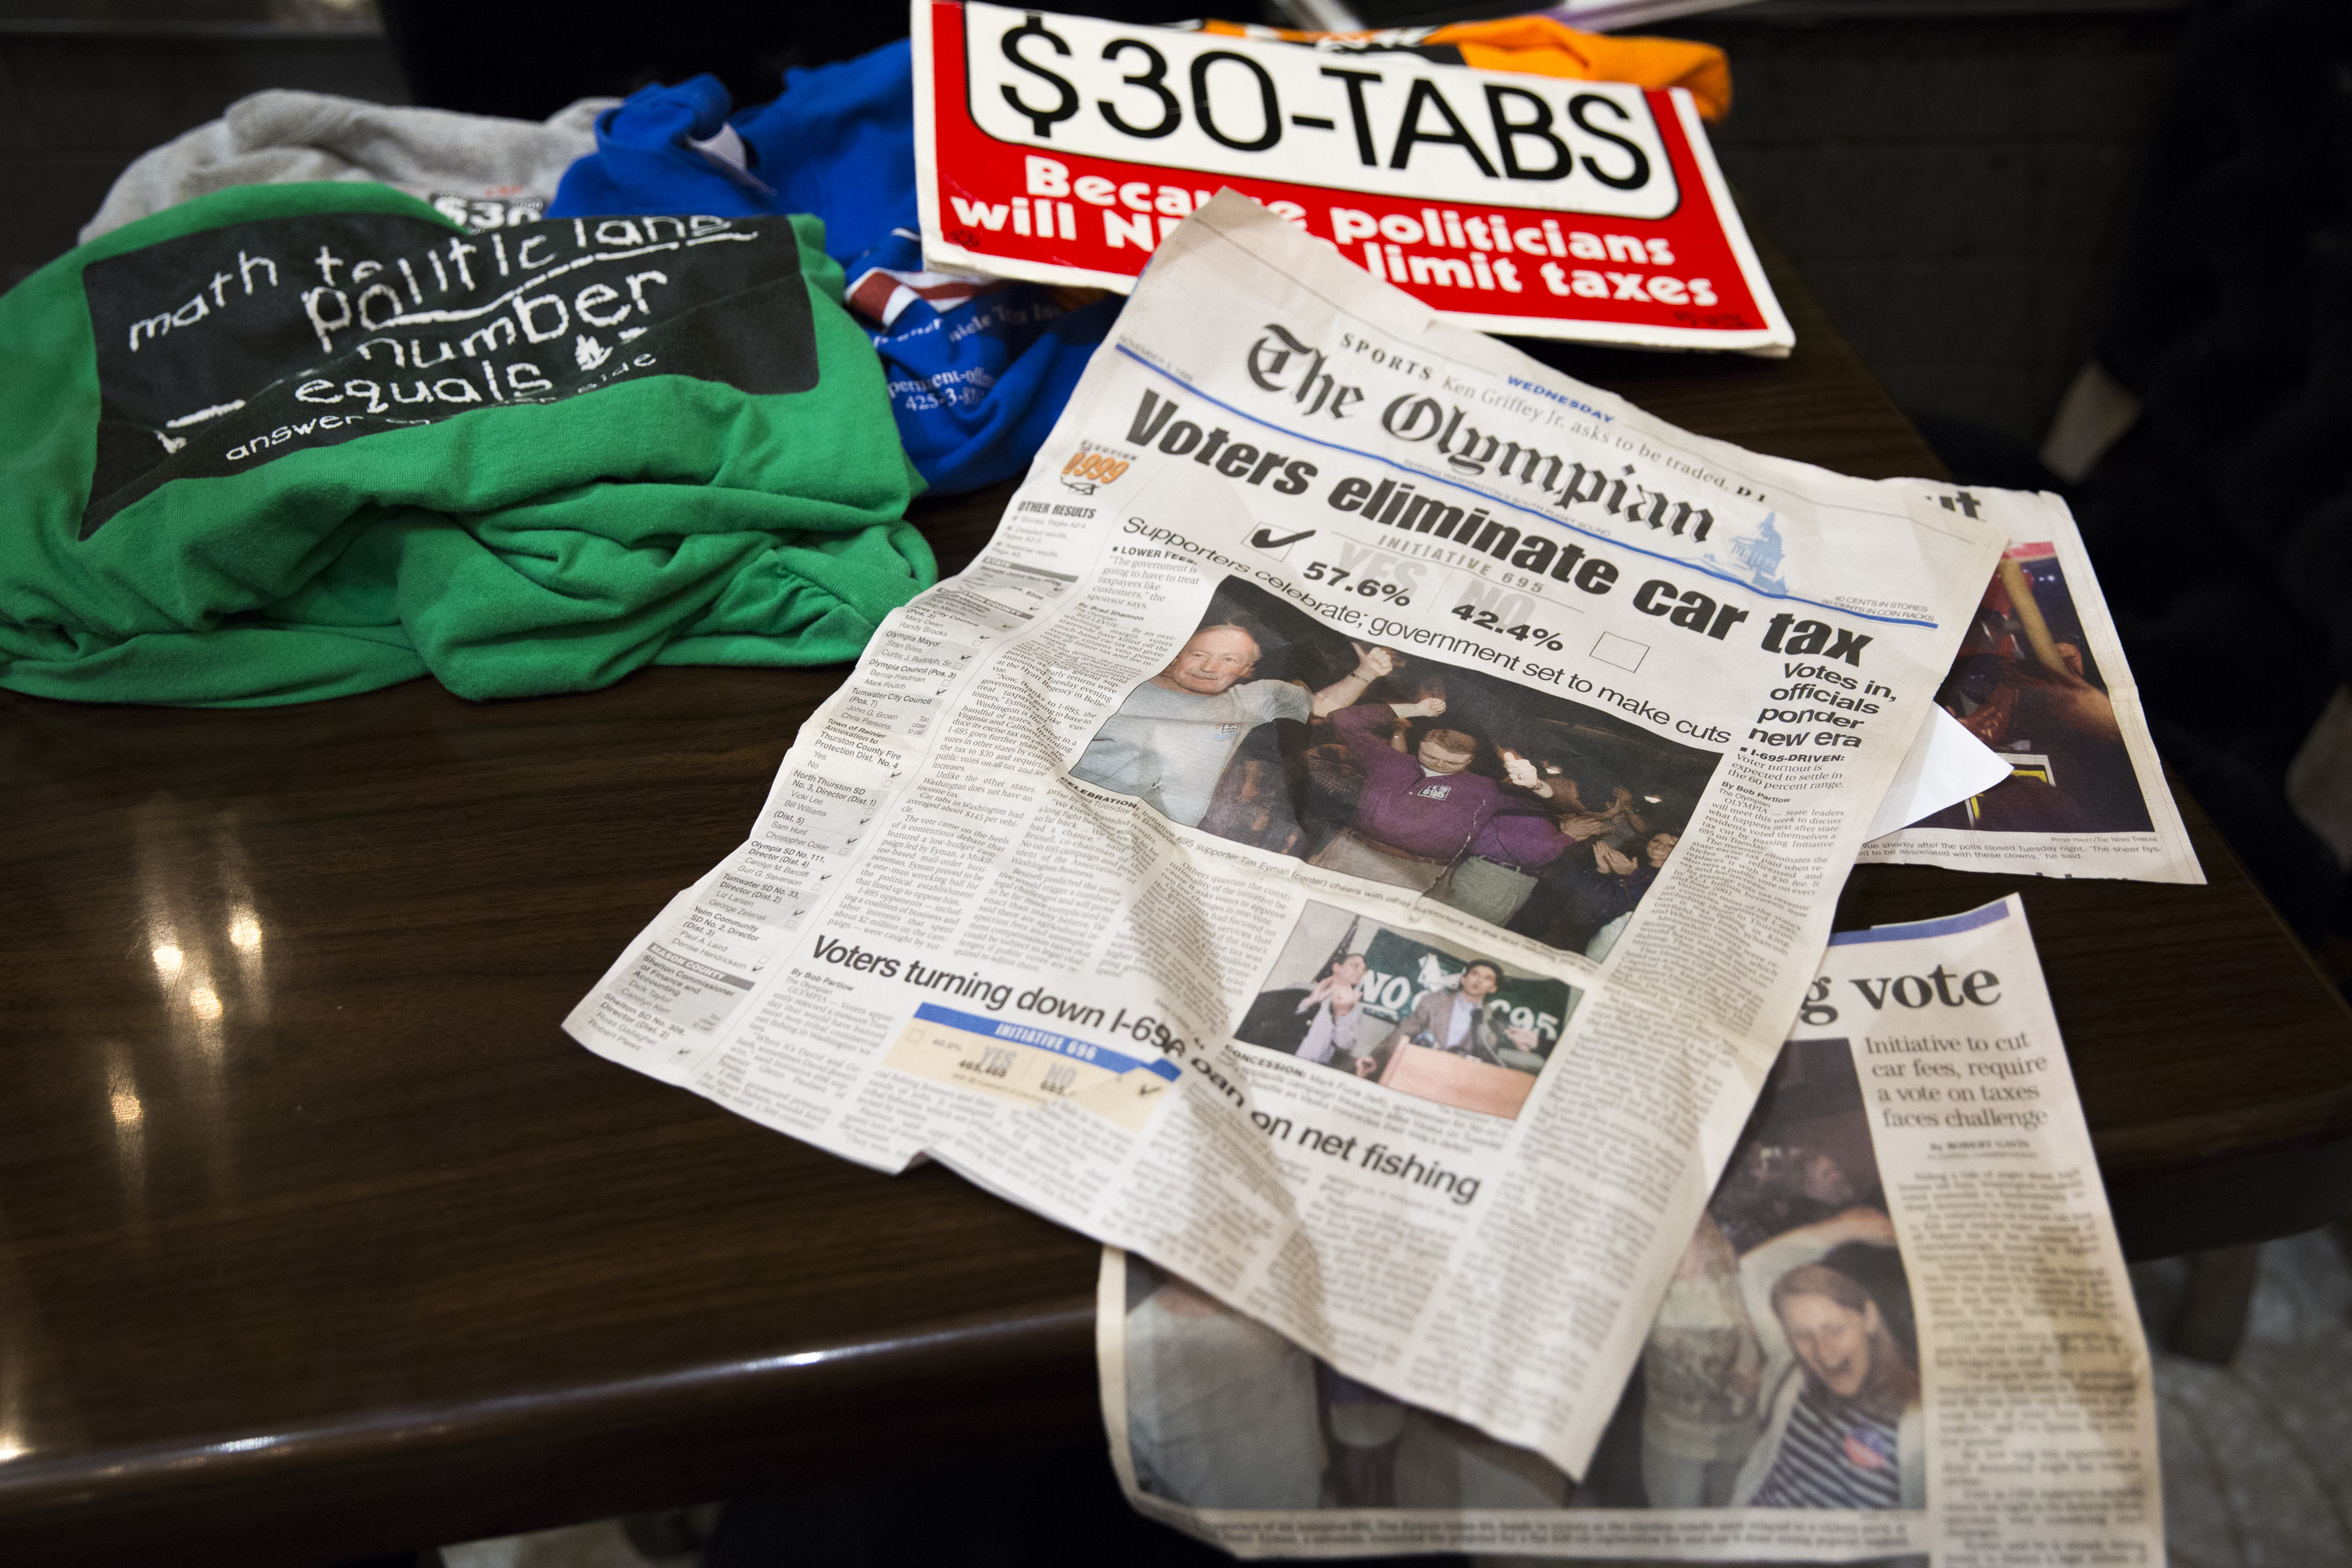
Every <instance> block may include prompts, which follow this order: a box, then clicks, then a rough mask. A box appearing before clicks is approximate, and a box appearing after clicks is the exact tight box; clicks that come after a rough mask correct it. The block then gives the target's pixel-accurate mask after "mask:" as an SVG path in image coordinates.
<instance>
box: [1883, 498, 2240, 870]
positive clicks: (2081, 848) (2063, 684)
mask: <svg viewBox="0 0 2352 1568" xmlns="http://www.w3.org/2000/svg"><path fill="white" fill-rule="evenodd" d="M1896 482H1897V483H1901V484H1904V485H1906V486H1907V487H1908V488H1910V489H1914V490H1917V491H1919V492H1921V493H1924V494H1927V495H1929V496H1931V497H1932V498H1933V499H1934V500H1936V502H1937V504H1938V505H1940V506H1945V507H1948V508H1950V509H1952V510H1955V511H1965V512H1967V513H1969V515H1971V516H1974V517H1979V518H1982V519H1984V520H1985V521H1988V522H1990V523H1992V524H1993V525H1994V526H1995V527H1996V528H1999V529H2000V531H2002V532H2003V533H2005V534H2007V535H2008V536H2009V538H2010V539H2011V541H2012V543H2011V546H2010V548H2009V549H2008V550H2007V551H2006V552H2004V553H2003V554H2002V556H2001V559H2000V567H1999V568H1998V569H1997V570H1996V571H1995V572H1994V574H1993V577H1992V581H1991V583H1990V584H1988V585H1987V587H1986V589H1985V595H1984V598H1983V600H1982V602H1981V603H1980V604H1979V605H1978V606H1977V612H1976V619H1975V623H1974V624H1973V625H1972V626H1970V627H1969V632H1968V636H1967V637H1965V638H1964V639H1963V640H1962V642H1961V644H1960V652H1959V657H1958V658H1957V659H1956V660H1954V661H1953V664H1952V669H1951V673H1950V674H1949V675H1948V676H1947V677H1946V678H1945V680H1944V684H1943V687H1942V689H1940V690H1938V691H1937V693H1936V701H1937V704H1939V705H1940V706H1941V707H1942V708H1943V709H1944V710H1945V711H1947V712H1948V713H1950V714H1951V715H1952V717H1953V718H1955V719H1957V720H1958V721H1959V722H1960V724H1961V725H1962V726H1963V727H1964V728H1966V729H1967V730H1968V731H1969V733H1970V734H1972V735H1974V736H1975V737H1976V738H1977V739H1978V740H1979V741H1982V742H1984V743H1985V744H1986V745H1988V746H1990V747H1991V748H1992V749H1993V750H1994V751H1995V752H1998V753H2000V756H2001V758H2002V759H2003V760H2004V761H2005V762H2007V763H2009V766H2010V774H2009V777H2008V778H2006V779H2004V780H2003V781H2002V782H2000V784H1995V785H1994V786H1993V787H1992V788H1990V789H1989V790H1986V791H1984V792H1983V793H1982V794H1980V795H1970V796H1969V798H1968V799H1966V800H1964V801H1961V802H1959V803H1958V804H1957V805H1952V806H1950V807H1948V808H1947V809H1945V810H1943V811H1939V812H1937V813H1936V814H1934V815H1933V816H1928V817H1927V818H1926V819H1925V820H1922V821H1919V822H1916V823H1914V824H1912V825H1911V826H1908V827H1906V828H1905V829H1903V830H1902V831H1901V832H1899V833H1893V834H1889V835H1887V836H1885V837H1881V838H1876V839H1873V840H1872V841H1871V842H1870V843H1868V844H1865V845H1864V846H1863V849H1862V855H1861V857H1860V858H1861V860H1862V861H1863V863H1864V864H1865V865H1878V864H1885V863H1895V864H1909V865H1930V866H1949V867H1951V868H1955V869H1957V870H1962V871H2009V872H2018V871H2030V872H2032V873H2034V874H2035V875H2038V876H2044V877H2118V878H2126V879H2131V880H2134V881H2141V882H2202V881H2204V879H2205V873H2204V871H2203V869H2202V868H2200V867H2199V865H2198V864H2197V853H2196V851H2195V850H2194V849H2192V848H2191V847H2189V831H2188V829H2187V828H2186V827H2185V826H2182V824H2181V821H2180V808H2179V806H2177V805H2174V804H2173V800H2172V792H2171V791H2170V790H2169V789H2168V788H2166V787H2165V783H2164V770H2163V767H2162V766H2161V765H2160V764H2159V763H2158V761H2157V754H2156V742H2154V741H2152V740H2151V739H2150V738H2149V736H2148V732H2147V714H2146V713H2145V712H2144V711H2143V710H2141V708H2140V703H2139V691H2138V689H2137V688H2136V687H2135V686H2134V685H2133V684H2132V678H2131V667H2130V666H2129V665H2127V664H2126V663H2125V662H2124V650H2123V645H2122V643H2121V642H2120V641H2118V640H2117V638H2116V628H2115V622H2114V621H2113V620H2112V619H2110V618H2109V616H2108V614H2107V605H2106V600H2105V597H2104V596H2103V595H2101V594H2100V592H2099V584H2098V579H2097V578H2096V577H2095V576H2094V575H2093V574H2092V572H2091V558H2090V556H2089V554H2088V553H2087V552H2085V551H2084V548H2083V538H2082V535H2081V533H2080V532H2078V531H2076V529H2075V527H2074V517H2073V516H2072V515H2071V514H2070V513H2069V512H2068V511H2067V510H2066V503H2065V502H2064V501H2063V500H2059V499H2058V498H2057V497H2056V496H2054V495H2051V494H2048V493H2047V492H2043V493H2041V494H2032V493H2029V492H2026V491H2021V490H1993V489H1963V488H1960V487H1958V486H1952V485H1942V486H1936V485H1929V484H1927V483H1926V482H1925V481H1920V480H1904V481H1896Z"/></svg>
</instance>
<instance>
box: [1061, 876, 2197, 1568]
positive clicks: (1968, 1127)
mask: <svg viewBox="0 0 2352 1568" xmlns="http://www.w3.org/2000/svg"><path fill="white" fill-rule="evenodd" d="M1097 1350H1098V1357H1099V1361H1100V1364H1101V1372H1102V1394H1103V1415H1104V1421H1105V1424H1106V1429H1107V1432H1108V1436H1109V1440H1110V1447H1111V1457H1112V1463H1113V1467H1114V1468H1115V1469H1116V1470H1117V1471H1118V1477H1119V1480H1120V1484H1121V1485H1122V1486H1123V1487H1124V1488H1125V1489H1126V1491H1127V1494H1128V1497H1129V1500H1130V1501H1132V1502H1133V1503H1134V1505H1135V1506H1136V1507H1137V1508H1138V1509H1139V1510H1141V1511H1142V1512H1144V1513H1145V1514H1146V1515H1148V1516H1149V1517H1151V1518H1154V1519H1158V1520H1160V1521H1163V1522H1166V1523H1169V1524H1171V1525H1174V1526H1176V1527H1177V1528H1179V1529H1181V1530H1184V1531H1189V1532H1191V1533H1192V1534H1194V1535H1197V1536H1200V1537H1201V1538H1202V1539H1203V1540H1206V1541H1209V1542H1213V1543H1214V1544H1216V1545H1219V1546H1222V1547H1224V1548H1226V1549H1228V1550H1230V1551H1232V1552H1235V1553H1236V1554H1238V1555H1241V1556H1244V1557H1264V1556H1284V1557H1295V1556H1317V1555H1327V1556H1358V1555H1363V1554H1369V1553H1382V1552H1388V1553H1407V1552H1410V1553H1423V1552H1492V1553H1512V1554H1521V1555H1558V1556H1574V1557H1580V1558H1594V1557H1600V1558H1608V1557H1627V1556H1638V1557H1643V1558H1651V1559H1655V1558H1660V1557H1664V1558H1669V1559H1681V1560H1687V1561H1709V1560H1713V1561H1723V1560H1731V1559H1738V1560H1740V1561H1753V1560H1756V1559H1759V1558H1764V1559H1774V1560H1782V1561H1804V1562H1853V1561H1858V1560H1862V1559H1872V1560H1885V1559H1894V1560H1898V1561H1904V1562H1909V1563H1918V1564H1920V1565H1921V1568H1927V1565H1929V1564H1935V1565H1937V1568H1941V1565H1945V1564H1959V1563H2011V1564H2021V1565H2024V1564H2037V1563H2050V1564H2057V1563H2151V1564H2153V1563H2161V1562H2162V1561H2163V1556H2162V1542H2163V1521H2162V1516H2161V1506H2162V1505H2161V1497H2160V1491H2159V1486H2158V1473H2159V1472H2158V1457H2157V1446H2156V1426H2155V1394H2154V1388H2153V1384H2152V1381H2151V1375H2152V1374H2151V1368H2150V1363H2149V1358H2148V1352H2147V1344H2146V1341H2145V1338H2144V1336H2143V1335H2142V1333H2141V1330H2140V1326H2139V1320H2138V1316H2137V1309H2136V1308H2135V1307H2134V1305H2133V1301H2132V1296H2131V1292H2130V1287H2129V1281H2128V1279H2127V1278H2126V1274H2125V1271H2124V1265H2123V1258H2122V1253H2121V1249H2120V1248H2119V1247H2118V1246H2117V1244H2116V1237H2115V1231H2114V1226H2113V1224H2112V1222H2111V1220H2110V1218H2109V1216H2108V1214H2107V1209H2106V1203H2105V1195H2104V1193H2103V1191H2102V1189H2101V1187H2100V1184H2099V1179H2098V1171H2097V1167H2096V1165H2095V1163H2094V1162H2093V1158H2092V1152H2091V1144H2090V1139H2089V1135H2088V1133H2087V1131H2085V1129H2084V1123H2083V1116H2082V1111H2081V1108H2080V1105H2079V1103H2078V1101H2077V1100H2076V1098H2075V1094H2074V1082H2073V1079H2072V1078H2071V1076H2070V1075H2069V1073H2068V1071H2067V1068H2066V1058H2065V1055H2064V1053H2063V1049H2062V1048H2061V1045H2060V1041H2059V1037H2058V1034H2057V1027H2056V1024H2055V1021H2054V1019H2053V1016H2052V1014H2051V1010H2050V1003H2049V998H2048V995H2047V994H2046V992H2045V991H2044V989H2043V986H2042V976H2041V969H2040V965H2039V963H2037V962H2036V960H2035V956H2034V952H2033V945H2032V939H2031V937H2030V936H2029V934H2028V931H2027V929H2026V922H2025V917H2024V910H2023V908H2022V906H2021V904H2020V903H2019V902H2018V901H2017V900H2016V899H2015V898H2013V897H2012V898H2011V899H2010V900H2005V901H2003V902H2001V903H1998V904H1992V905H1989V906H1987V907H1985V908H1983V909H1980V910H1975V911H1973V912H1971V913H1969V914H1966V915H1961V916H1958V917H1955V918H1953V919H1949V920H1941V921H1920V922H1916V923H1914V924H1908V925H1901V926H1887V927H1880V928H1877V929H1875V930H1872V931H1859V932H1852V933H1848V934H1845V935H1841V936H1838V937H1835V938H1833V939H1832V943H1831V947H1830V950H1829V952H1828V954H1827V956H1826V959H1825V961H1824V963H1823V966H1822V973H1821V974H1820V976H1819V977H1818V978H1817V979H1816V980H1815V981H1814V984H1813V986H1812V988H1811V990H1810V991H1808V992H1807V994H1806V1000H1805V1004H1804V1007H1803V1010H1802V1012H1801V1015H1800V1016H1799V1019H1798V1022H1797V1032H1796V1034H1795V1036H1794V1037H1792V1038H1791V1039H1790V1041H1789V1043H1788V1045H1787V1046H1786V1047H1784V1048H1783V1049H1782V1052H1781V1055H1780V1060H1779V1062H1778V1063H1777V1064H1776V1065H1775V1066H1774V1068H1773V1069H1772V1075H1771V1077H1770V1078H1769V1079H1768V1080H1767V1081H1766V1084H1765V1087H1764V1092H1763V1094H1762V1095H1761V1097H1760V1098H1759V1100H1758V1102H1757V1106H1756V1110H1755V1111H1754V1113H1753V1114H1752V1115H1751V1116H1750V1117H1749V1119H1748V1125H1747V1128H1746V1129H1745V1131H1742V1132H1741V1134H1740V1136H1739V1141H1738V1144H1737V1145H1736V1146H1735V1147H1734V1149H1733V1150H1732V1152H1731V1156H1730V1159H1729V1161H1728V1162H1727V1165H1726V1167H1725V1170H1724V1173H1723V1176H1722V1179H1721V1180H1720V1182H1719V1183H1718V1184H1717V1187H1716V1190H1715V1194H1714V1195H1713V1196H1712V1197H1711V1198H1710V1199H1709V1200H1708V1202H1707V1205H1706V1209H1705V1211H1704V1212H1703V1213H1702V1215H1700V1218H1699V1221H1698V1225H1697V1227H1696V1230H1694V1231H1693V1232H1692V1233H1691V1235H1690V1237H1689V1239H1688V1241H1687V1243H1686V1245H1685V1247H1684V1249H1683V1253H1682V1256H1681V1257H1680V1258H1679V1259H1678V1260H1677V1261H1676V1263H1675V1268H1674V1271H1673V1277H1672V1279H1671V1281H1670V1282H1669V1283H1668V1285H1667V1287H1666V1291H1665V1296H1664V1300H1663V1301H1662V1302H1661V1304H1660V1306H1659V1308H1658V1310H1657V1313H1656V1315H1655V1317H1654V1318H1653V1319H1652V1321H1651V1323H1650V1327H1649V1332H1648V1335H1647V1337H1646V1338H1645V1339H1644V1341H1643V1347H1642V1353H1641V1359H1640V1361H1639V1363H1637V1365H1636V1366H1635V1368H1634V1371H1633V1375H1632V1377H1631V1378H1630V1379H1629V1380H1628V1382H1627V1384H1626V1385H1625V1389H1624V1392H1623V1394H1622V1396H1621V1397H1619V1398H1618V1399H1617V1400H1616V1402H1615V1409H1614V1412H1613V1414H1612V1415H1611V1417H1610V1419H1609V1422H1608V1426H1607V1427H1606V1430H1605V1432H1604V1435H1603V1436H1602V1437H1601V1443H1600V1446H1599V1447H1598V1448H1597V1449H1596V1451H1595V1452H1594V1455H1593V1458H1592V1461H1591V1465H1590V1467H1589V1468H1587V1469H1586V1470H1585V1471H1584V1473H1583V1475H1582V1477H1581V1479H1571V1478H1570V1476H1569V1475H1568V1474H1567V1473H1565V1472H1564V1471H1562V1470H1560V1469H1559V1468H1557V1467H1555V1466H1554V1465H1552V1464H1551V1463H1550V1462H1549V1461H1548V1460H1546V1459H1545V1458H1543V1457H1542V1456H1540V1455H1538V1454H1536V1453H1533V1452H1531V1451H1529V1450H1528V1449H1525V1448H1521V1447H1512V1446H1510V1445H1507V1444H1504V1443H1500V1442H1497V1441H1496V1440H1495V1439H1494V1438H1493V1437H1490V1436H1486V1434H1484V1433H1482V1432H1480V1431H1478V1430H1477V1429H1476V1428H1475V1427H1473V1426H1466V1425H1465V1424H1463V1423H1461V1422H1459V1421H1454V1420H1451V1419H1449V1418H1447V1417H1445V1416H1444V1415H1437V1414H1435V1413H1433V1412H1432V1411H1429V1410H1426V1409H1423V1408H1420V1407H1418V1406H1415V1405H1410V1404H1407V1403H1405V1402H1402V1401H1400V1400H1397V1399H1394V1398H1392V1397H1390V1396H1389V1395H1387V1394H1383V1393H1381V1391H1379V1390H1377V1389H1375V1388H1372V1387H1370V1386H1368V1385H1366V1384H1362V1383H1359V1382H1357V1381H1355V1380H1354V1379H1351V1378H1349V1377H1347V1376H1345V1375H1344V1374H1342V1373H1339V1372H1338V1371H1336V1370H1335V1369H1334V1368H1332V1367H1331V1366H1330V1365H1329V1364H1328V1363H1326V1362H1324V1361H1321V1360H1319V1359H1318V1358H1317V1357H1315V1356H1313V1355H1311V1354H1309V1353H1308V1352H1306V1351H1304V1350H1302V1349H1300V1348H1298V1347H1297V1345H1295V1344H1293V1343H1292V1342H1290V1341H1288V1340H1286V1339H1285V1338H1284V1337H1283V1336H1282V1335H1280V1334H1278V1333H1276V1332H1275V1331H1273V1330H1271V1329H1269V1328H1266V1327H1265V1326H1264V1325H1262V1324H1260V1323H1256V1322H1254V1321H1251V1320H1249V1319H1247V1318H1245V1317H1243V1316H1241V1315H1240V1314H1238V1313H1235V1312H1234V1311H1232V1310H1229V1309H1227V1308H1226V1307H1224V1306H1223V1305H1222V1304H1221V1303H1219V1302H1218V1301H1217V1300H1215V1299H1214V1298H1213V1297H1211V1296H1210V1295H1208V1294H1207V1293H1205V1292H1203V1291H1202V1290H1201V1289H1197V1288H1196V1287H1194V1286H1192V1284H1190V1283H1188V1282H1187V1281H1186V1280H1185V1279H1182V1278H1181V1277H1180V1276H1178V1275H1175V1274H1171V1273H1170V1272H1168V1271H1167V1270H1165V1269H1162V1268H1158V1267H1156V1266H1155V1265H1153V1264H1152V1263H1150V1262H1149V1261H1148V1260H1146V1259H1144V1258H1139V1257H1135V1256H1132V1255H1129V1254H1124V1253H1121V1252H1119V1251H1118V1249H1116V1248H1106V1249H1105V1252H1104V1260H1103V1271H1102V1281H1101V1290H1100V1311H1099V1315H1098V1334H1097Z"/></svg>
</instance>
